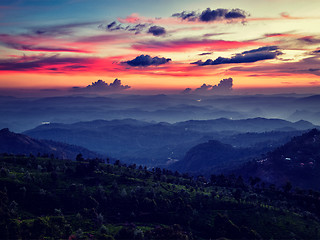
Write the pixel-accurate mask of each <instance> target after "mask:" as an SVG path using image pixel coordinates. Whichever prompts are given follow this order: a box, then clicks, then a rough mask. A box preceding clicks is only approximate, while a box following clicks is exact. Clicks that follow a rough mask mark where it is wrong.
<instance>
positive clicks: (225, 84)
mask: <svg viewBox="0 0 320 240" xmlns="http://www.w3.org/2000/svg"><path fill="white" fill-rule="evenodd" d="M232 86H233V79H232V78H225V79H222V80H221V81H220V82H219V84H218V85H207V84H203V85H202V86H201V87H199V88H196V89H195V90H194V93H197V94H228V93H230V92H231V91H232ZM189 93H190V91H189Z"/></svg>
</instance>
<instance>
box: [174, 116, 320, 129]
mask: <svg viewBox="0 0 320 240" xmlns="http://www.w3.org/2000/svg"><path fill="white" fill-rule="evenodd" d="M175 126H179V127H185V128H188V129H190V130H195V131H200V132H208V131H237V132H268V131H277V130H278V131H292V130H305V129H310V128H313V127H315V126H314V125H313V124H311V123H310V122H307V121H303V120H300V121H297V122H289V121H286V120H282V119H272V118H271V119H267V118H249V119H241V120H231V119H226V118H219V119H214V120H190V121H186V122H179V123H176V124H175Z"/></svg>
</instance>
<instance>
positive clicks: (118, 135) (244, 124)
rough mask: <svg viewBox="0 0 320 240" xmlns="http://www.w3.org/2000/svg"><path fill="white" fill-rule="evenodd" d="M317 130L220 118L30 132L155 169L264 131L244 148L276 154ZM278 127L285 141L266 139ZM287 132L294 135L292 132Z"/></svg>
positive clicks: (304, 125) (277, 121) (85, 125)
mask: <svg viewBox="0 0 320 240" xmlns="http://www.w3.org/2000/svg"><path fill="white" fill-rule="evenodd" d="M312 127H314V125H312V124H311V123H309V122H296V123H292V122H288V121H285V120H280V119H264V118H255V119H245V120H230V119H224V118H220V119H216V120H202V121H195V120H193V121H186V122H179V123H175V124H170V123H164V122H161V123H150V122H144V121H137V120H133V119H122V120H112V121H106V120H95V121H90V122H78V123H74V124H61V123H52V124H45V125H41V126H39V127H37V128H35V129H32V130H29V131H26V132H25V134H27V135H29V136H31V137H34V138H37V139H48V140H54V141H59V142H64V143H68V144H74V145H78V146H82V147H85V148H87V149H90V150H91V151H95V152H99V153H102V154H110V155H111V156H113V157H116V158H119V159H122V160H123V161H126V162H131V163H137V164H146V165H149V166H154V165H163V164H166V163H167V162H169V163H170V162H172V161H176V160H181V159H182V158H183V157H184V155H185V153H186V152H187V151H188V150H189V149H190V148H191V147H193V146H195V145H197V144H200V143H203V142H206V141H208V140H218V141H222V142H225V143H229V144H231V145H233V146H238V142H242V143H244V142H246V139H247V138H248V136H246V135H242V136H237V137H235V138H234V139H233V137H232V136H233V135H237V134H239V133H246V132H248V131H250V132H258V133H261V135H260V138H256V140H255V138H251V141H250V145H249V144H248V145H243V144H242V145H241V146H240V147H253V146H254V145H255V144H258V145H259V144H260V145H261V144H262V143H264V142H266V141H269V143H268V150H271V149H272V148H274V147H276V146H279V144H282V143H284V142H283V138H285V137H287V136H290V137H292V136H294V135H292V134H291V132H294V133H295V132H296V131H297V129H299V130H301V129H303V130H305V129H309V128H312ZM277 129H282V137H280V136H279V134H276V133H274V134H275V135H274V136H277V138H276V137H272V134H271V136H270V134H266V135H265V137H264V136H263V133H262V132H264V131H274V130H277ZM286 131H289V132H287V133H288V134H287V133H285V132H286ZM270 141H271V142H270ZM269 147H271V148H269ZM259 148H261V146H259ZM262 148H263V147H262Z"/></svg>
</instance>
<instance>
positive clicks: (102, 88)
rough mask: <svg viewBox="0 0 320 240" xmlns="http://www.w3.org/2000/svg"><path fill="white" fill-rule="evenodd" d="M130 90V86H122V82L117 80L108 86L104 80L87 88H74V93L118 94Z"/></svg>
mask: <svg viewBox="0 0 320 240" xmlns="http://www.w3.org/2000/svg"><path fill="white" fill-rule="evenodd" d="M128 88H130V86H128V85H122V83H121V80H119V79H117V78H116V79H115V80H114V81H113V82H112V83H110V84H108V83H106V82H105V81H103V80H98V81H96V82H92V84H90V85H88V86H87V87H84V88H81V87H73V88H72V90H73V91H78V92H100V93H101V92H118V91H122V90H125V89H128Z"/></svg>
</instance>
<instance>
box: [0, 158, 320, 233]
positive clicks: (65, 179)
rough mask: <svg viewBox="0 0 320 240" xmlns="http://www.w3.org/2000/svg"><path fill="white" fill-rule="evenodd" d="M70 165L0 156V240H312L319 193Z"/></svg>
mask: <svg viewBox="0 0 320 240" xmlns="http://www.w3.org/2000/svg"><path fill="white" fill-rule="evenodd" d="M77 159H78V161H76V162H75V161H68V160H57V159H48V158H35V157H32V158H30V157H25V156H14V155H7V154H3V155H2V156H1V157H0V164H1V170H0V201H1V204H0V206H1V209H0V221H1V222H0V228H1V229H0V231H1V238H5V239H45V238H49V239H57V238H63V239H217V238H221V237H225V238H229V239H262V238H263V239H292V238H295V239H319V238H320V232H319V229H320V223H319V221H318V220H319V216H320V200H319V197H320V194H319V192H314V191H302V190H299V189H291V188H290V186H289V185H285V186H283V187H280V188H276V187H275V186H274V185H267V184H265V183H263V182H259V179H251V181H250V182H249V183H248V184H247V183H245V182H244V180H243V179H242V178H241V177H236V176H234V175H231V176H224V175H212V176H211V177H210V179H205V178H204V177H201V176H199V177H195V178H193V177H190V176H188V175H187V174H183V175H181V174H180V173H178V172H171V171H168V170H165V169H163V170H162V169H160V168H156V169H150V170H148V169H146V168H145V167H143V166H136V165H129V166H126V165H124V164H121V162H120V161H115V162H114V163H113V164H110V163H108V162H107V163H106V164H104V163H102V162H101V160H99V159H93V160H85V159H83V158H81V156H78V158H77Z"/></svg>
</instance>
